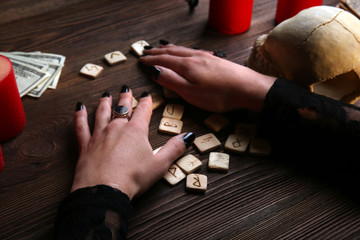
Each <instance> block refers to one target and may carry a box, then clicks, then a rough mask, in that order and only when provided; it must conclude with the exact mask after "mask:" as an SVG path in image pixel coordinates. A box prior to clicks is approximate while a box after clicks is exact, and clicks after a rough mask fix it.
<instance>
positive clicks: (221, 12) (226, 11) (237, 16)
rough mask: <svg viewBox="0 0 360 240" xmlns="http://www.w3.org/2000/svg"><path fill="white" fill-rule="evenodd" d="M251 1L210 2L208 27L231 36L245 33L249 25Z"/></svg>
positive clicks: (224, 0)
mask: <svg viewBox="0 0 360 240" xmlns="http://www.w3.org/2000/svg"><path fill="white" fill-rule="evenodd" d="M252 8H253V0H210V8H209V26H210V27H212V28H213V29H215V30H216V31H218V32H221V33H225V34H229V35H233V34H238V33H242V32H245V31H247V30H248V29H249V28H250V24H251V15H252Z"/></svg>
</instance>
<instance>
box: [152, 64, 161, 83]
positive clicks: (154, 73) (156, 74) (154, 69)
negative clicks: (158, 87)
mask: <svg viewBox="0 0 360 240" xmlns="http://www.w3.org/2000/svg"><path fill="white" fill-rule="evenodd" d="M160 74H161V70H160V69H159V68H158V67H155V66H151V67H150V77H151V78H153V79H155V80H158V79H159V76H160Z"/></svg>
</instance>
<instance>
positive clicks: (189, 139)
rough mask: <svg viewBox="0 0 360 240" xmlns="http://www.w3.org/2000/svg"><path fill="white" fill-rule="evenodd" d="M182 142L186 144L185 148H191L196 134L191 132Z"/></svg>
mask: <svg viewBox="0 0 360 240" xmlns="http://www.w3.org/2000/svg"><path fill="white" fill-rule="evenodd" d="M182 140H183V141H184V143H185V147H186V148H188V147H190V146H191V144H193V142H194V140H195V134H194V133H193V132H189V133H187V134H186V135H185V136H184V137H183V138H182Z"/></svg>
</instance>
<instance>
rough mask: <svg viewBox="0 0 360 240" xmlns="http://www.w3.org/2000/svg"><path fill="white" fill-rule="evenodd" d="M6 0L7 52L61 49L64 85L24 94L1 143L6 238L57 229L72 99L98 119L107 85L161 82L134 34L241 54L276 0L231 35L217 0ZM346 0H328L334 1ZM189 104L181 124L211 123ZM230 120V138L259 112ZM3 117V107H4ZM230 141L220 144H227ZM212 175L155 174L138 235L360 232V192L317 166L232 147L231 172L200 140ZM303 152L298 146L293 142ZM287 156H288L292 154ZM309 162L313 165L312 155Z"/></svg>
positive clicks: (71, 146)
mask: <svg viewBox="0 0 360 240" xmlns="http://www.w3.org/2000/svg"><path fill="white" fill-rule="evenodd" d="M35 2H36V3H35ZM35 2H34V1H30V0H15V1H1V2H0V9H1V13H0V51H42V52H49V53H57V54H62V55H65V56H66V57H67V58H66V62H65V67H64V69H63V71H62V74H61V78H60V82H59V84H58V87H57V89H56V90H48V91H46V92H45V94H44V95H43V96H42V97H41V98H40V99H34V98H30V97H24V98H23V104H24V108H25V112H26V116H27V123H26V127H25V129H24V130H23V131H22V133H21V134H20V135H19V136H17V137H16V138H14V139H12V140H9V141H7V142H5V143H2V149H3V152H4V157H5V168H4V170H3V171H2V172H1V173H0V239H53V229H54V219H55V216H56V212H57V206H58V205H59V203H60V201H61V200H62V199H63V198H64V197H65V196H67V194H68V192H69V189H70V186H71V183H72V178H73V172H74V167H75V164H76V161H77V156H78V152H77V142H76V138H75V134H74V122H73V114H74V110H75V104H76V103H77V102H78V101H82V102H83V103H84V104H85V105H86V107H87V109H88V112H89V121H90V123H91V125H93V122H94V113H95V110H96V107H97V102H98V99H99V98H100V97H101V95H102V93H103V92H104V91H108V92H109V93H111V94H112V95H113V96H114V103H115V100H116V98H117V96H118V93H119V90H120V88H121V86H122V85H124V84H127V85H128V86H129V87H130V88H131V89H132V90H133V92H134V95H135V97H136V98H139V96H140V94H141V93H142V92H143V91H148V92H150V93H160V94H161V93H162V90H161V88H160V87H159V86H158V85H157V84H156V83H155V82H153V81H152V80H151V79H150V78H149V77H148V76H147V74H146V73H145V72H144V69H143V67H142V66H141V65H140V64H139V62H138V58H137V57H136V56H134V54H132V53H131V52H130V45H131V44H132V43H133V42H135V41H137V40H142V39H144V40H146V41H147V42H149V43H150V44H151V45H154V46H156V45H157V44H158V41H159V39H166V40H168V41H169V42H172V43H175V44H179V45H184V46H187V47H199V48H202V49H207V50H221V51H224V52H225V53H226V54H227V59H228V60H231V61H234V62H236V63H239V64H244V61H245V60H246V59H247V57H248V55H249V53H250V51H251V48H252V45H253V42H254V41H255V39H256V38H257V37H258V36H259V35H260V34H263V33H267V32H268V31H269V30H271V29H272V28H273V27H274V26H275V23H274V18H275V11H276V1H275V0H254V9H253V16H252V24H251V28H250V30H249V31H247V32H245V33H243V34H239V35H234V36H228V35H223V34H220V33H217V32H215V31H213V30H211V29H209V28H208V27H207V14H208V5H209V0H201V1H200V4H199V6H198V7H197V8H196V9H195V11H193V12H190V11H189V8H188V6H187V3H186V1H183V0H172V1H164V0H152V1H146V0H131V1H128V0H98V1H91V0H77V1H62V0H48V1H35ZM337 2H338V1H335V0H324V4H326V5H335V4H336V3H337ZM114 50H119V51H122V52H123V53H125V54H126V56H127V58H128V59H127V61H126V62H125V63H123V64H119V65H116V66H109V65H107V64H106V63H105V61H104V55H105V54H106V53H108V52H110V51H114ZM88 62H91V63H94V64H99V65H101V66H103V67H104V72H103V73H102V74H101V75H100V76H99V77H98V78H96V79H95V80H91V79H88V78H86V77H83V76H81V75H79V71H80V69H81V67H82V66H83V65H84V64H85V63H88ZM168 102H175V103H182V104H184V105H185V113H184V116H183V121H184V127H183V131H194V132H195V134H196V135H198V136H200V135H202V134H205V133H208V132H210V131H209V129H207V128H206V126H205V125H204V123H203V120H204V119H205V118H206V117H208V116H209V115H210V113H209V112H206V111H202V110H199V109H197V108H195V107H193V106H190V105H188V104H186V103H184V102H182V101H181V100H173V101H168ZM162 110H163V108H159V109H157V110H155V111H154V113H153V117H152V120H151V124H150V136H149V139H150V143H151V145H152V146H153V148H154V149H155V148H157V147H160V146H162V145H163V144H164V143H165V142H166V141H167V140H168V139H169V138H170V136H169V135H166V134H162V133H159V132H158V124H159V121H160V118H161V114H162ZM227 116H228V117H229V118H230V119H231V125H230V126H229V127H228V128H227V129H225V130H224V131H221V132H220V133H218V134H216V135H217V136H218V138H219V139H220V140H221V142H222V143H223V144H224V143H225V140H226V137H227V136H228V134H230V133H232V132H233V131H234V127H235V124H236V123H237V122H253V123H256V120H257V118H258V116H257V115H256V114H254V113H251V112H247V111H243V110H241V111H237V112H232V113H228V114H227ZM0 117H1V116H0ZM220 151H223V147H222V148H221V149H220ZM188 153H192V154H194V155H195V156H197V157H198V158H199V159H200V160H201V161H202V162H203V166H202V167H201V169H200V170H199V171H198V172H199V173H202V174H206V175H207V176H208V190H207V192H206V193H205V194H194V193H188V192H186V191H185V182H182V183H180V184H179V185H176V186H174V187H170V186H169V185H168V184H167V183H166V182H165V181H160V182H158V183H157V184H155V185H154V186H153V187H152V188H151V189H150V190H149V191H148V192H147V193H146V194H145V195H143V196H141V197H139V198H137V199H135V200H134V201H133V206H134V214H133V217H132V219H131V222H130V226H129V234H128V237H129V238H130V239H358V238H359V237H360V217H359V216H360V208H359V202H358V200H357V198H355V197H353V196H352V195H351V194H348V192H344V191H342V188H341V187H338V186H337V184H333V182H329V181H327V180H325V179H323V178H321V177H318V176H317V174H308V173H306V172H304V171H300V170H298V169H296V168H293V167H292V166H291V165H289V164H287V163H286V162H284V161H277V159H276V156H271V157H268V158H259V157H258V158H256V157H250V156H249V154H248V153H245V154H243V155H235V154H231V155H230V170H229V172H227V173H216V172H210V171H208V170H207V168H206V164H207V158H208V154H203V155H200V154H199V153H198V152H197V151H196V150H195V148H194V147H190V149H189V150H188ZM294 154H296V153H294ZM287 160H288V161H289V162H291V160H292V156H288V159H287ZM309 167H311V166H309Z"/></svg>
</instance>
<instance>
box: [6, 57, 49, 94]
mask: <svg viewBox="0 0 360 240" xmlns="http://www.w3.org/2000/svg"><path fill="white" fill-rule="evenodd" d="M11 62H12V65H13V69H14V73H15V78H16V83H17V85H18V89H19V93H20V97H23V96H25V95H26V94H27V93H28V92H30V91H31V90H32V89H33V88H35V87H36V86H37V85H39V84H41V83H42V82H44V81H46V80H47V79H49V78H50V74H49V73H47V72H44V71H42V70H40V69H38V68H36V67H33V66H30V65H26V64H24V63H21V62H18V61H16V60H13V61H11Z"/></svg>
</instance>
